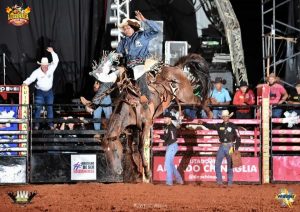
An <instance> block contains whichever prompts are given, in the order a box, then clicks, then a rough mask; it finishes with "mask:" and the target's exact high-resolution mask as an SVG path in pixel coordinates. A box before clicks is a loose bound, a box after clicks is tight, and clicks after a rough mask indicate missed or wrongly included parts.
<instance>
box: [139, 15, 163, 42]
mask: <svg viewBox="0 0 300 212" xmlns="http://www.w3.org/2000/svg"><path fill="white" fill-rule="evenodd" d="M135 15H136V16H135V17H136V19H137V20H139V21H141V22H144V23H145V24H146V25H148V27H149V28H148V29H146V30H144V31H143V34H144V36H145V37H154V36H156V35H157V34H158V32H159V31H160V27H159V25H158V24H157V23H156V22H155V21H150V20H148V19H146V18H145V17H144V16H143V14H142V13H141V12H140V11H135Z"/></svg>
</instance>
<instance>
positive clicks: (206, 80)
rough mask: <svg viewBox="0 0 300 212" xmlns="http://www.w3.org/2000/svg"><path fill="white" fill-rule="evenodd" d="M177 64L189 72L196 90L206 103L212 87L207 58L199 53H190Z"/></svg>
mask: <svg viewBox="0 0 300 212" xmlns="http://www.w3.org/2000/svg"><path fill="white" fill-rule="evenodd" d="M175 65H177V66H180V67H181V68H182V69H183V70H184V72H185V73H186V74H188V78H189V80H190V81H191V84H192V86H193V87H194V91H195V92H196V94H197V95H198V96H200V98H201V101H202V103H204V102H205V100H206V99H207V98H209V95H210V91H211V89H212V82H211V80H210V75H209V65H208V63H207V62H206V60H205V59H204V58H203V57H201V56H200V55H198V54H190V55H187V56H184V57H182V58H180V59H179V61H178V62H177V63H176V64H175Z"/></svg>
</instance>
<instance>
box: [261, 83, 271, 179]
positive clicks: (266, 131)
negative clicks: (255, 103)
mask: <svg viewBox="0 0 300 212" xmlns="http://www.w3.org/2000/svg"><path fill="white" fill-rule="evenodd" d="M262 183H270V87H269V85H267V84H265V85H263V86H262Z"/></svg>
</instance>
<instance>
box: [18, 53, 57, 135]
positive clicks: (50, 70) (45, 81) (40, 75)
mask: <svg viewBox="0 0 300 212" xmlns="http://www.w3.org/2000/svg"><path fill="white" fill-rule="evenodd" d="M47 51H48V52H50V53H51V55H52V60H53V61H52V63H49V61H48V58H47V57H43V58H42V60H41V62H37V63H38V64H39V65H41V66H40V67H39V68H38V69H36V70H34V71H33V72H32V74H31V75H30V77H28V78H27V79H26V80H25V81H24V82H23V85H30V84H31V83H33V82H34V81H36V80H37V82H36V84H35V88H36V90H35V96H34V102H35V104H36V108H35V113H34V118H40V113H41V109H42V105H43V104H46V105H47V117H48V118H49V119H51V118H53V106H52V104H53V100H54V96H53V91H52V86H53V75H54V71H55V69H56V67H57V65H58V62H59V59H58V56H57V54H56V53H55V52H54V50H53V48H52V47H48V48H47ZM49 126H50V128H51V129H54V128H53V123H49ZM34 128H35V129H38V128H39V124H36V125H35V127H34Z"/></svg>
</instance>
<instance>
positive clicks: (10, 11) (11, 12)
mask: <svg viewBox="0 0 300 212" xmlns="http://www.w3.org/2000/svg"><path fill="white" fill-rule="evenodd" d="M5 11H6V13H7V16H8V23H9V24H12V25H14V26H22V25H24V24H28V23H29V13H30V11H31V8H30V7H26V8H25V9H23V8H22V6H18V5H17V4H15V5H14V6H12V7H6V9H5Z"/></svg>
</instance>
